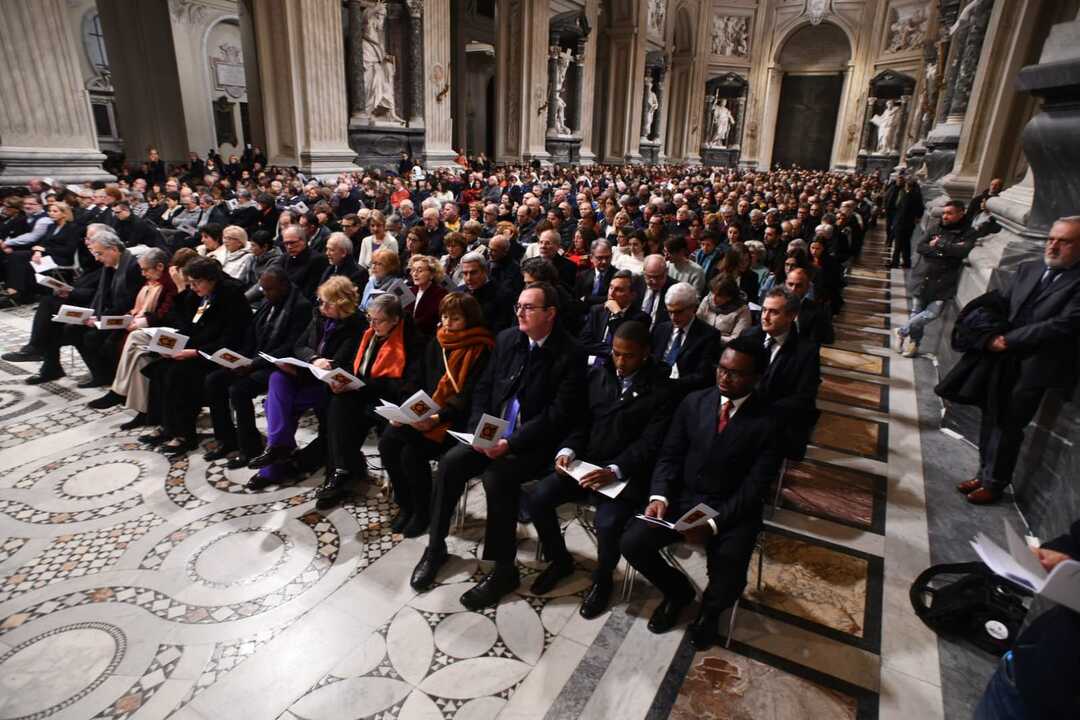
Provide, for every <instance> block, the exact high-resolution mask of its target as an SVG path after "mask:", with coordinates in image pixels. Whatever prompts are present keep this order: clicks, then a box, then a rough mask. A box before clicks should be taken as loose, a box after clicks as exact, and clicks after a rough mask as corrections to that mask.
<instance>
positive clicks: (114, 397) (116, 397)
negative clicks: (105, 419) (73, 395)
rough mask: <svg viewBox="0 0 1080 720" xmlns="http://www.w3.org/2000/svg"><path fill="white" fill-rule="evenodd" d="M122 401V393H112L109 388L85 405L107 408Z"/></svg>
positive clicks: (101, 408) (96, 408)
mask: <svg viewBox="0 0 1080 720" xmlns="http://www.w3.org/2000/svg"><path fill="white" fill-rule="evenodd" d="M123 402H124V396H123V395H120V394H119V393H114V392H113V391H112V390H110V391H109V392H107V393H105V394H104V395H102V396H101V397H99V398H96V399H94V400H91V401H90V402H88V403H86V407H88V408H93V409H94V410H108V409H109V408H111V407H115V406H117V405H120V404H121V403H123Z"/></svg>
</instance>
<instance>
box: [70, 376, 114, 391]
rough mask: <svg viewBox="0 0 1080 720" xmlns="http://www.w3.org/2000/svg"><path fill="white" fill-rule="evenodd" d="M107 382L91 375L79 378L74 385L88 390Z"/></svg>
mask: <svg viewBox="0 0 1080 720" xmlns="http://www.w3.org/2000/svg"><path fill="white" fill-rule="evenodd" d="M108 384H109V383H107V382H105V381H104V380H98V379H97V378H96V377H94V376H93V375H91V376H90V377H88V378H86V379H85V380H80V381H79V382H77V383H76V384H75V387H77V388H79V389H80V390H89V389H90V388H96V387H101V386H102V385H108Z"/></svg>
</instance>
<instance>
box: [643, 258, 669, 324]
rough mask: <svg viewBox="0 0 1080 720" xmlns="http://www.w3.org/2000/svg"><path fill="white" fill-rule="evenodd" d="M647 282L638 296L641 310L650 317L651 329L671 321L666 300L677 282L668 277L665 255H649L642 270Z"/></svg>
mask: <svg viewBox="0 0 1080 720" xmlns="http://www.w3.org/2000/svg"><path fill="white" fill-rule="evenodd" d="M642 270H643V273H642V274H643V275H644V278H645V281H644V282H643V283H641V286H640V287H638V292H637V293H636V296H637V298H638V300H637V301H638V302H640V303H641V306H640V309H641V311H642V312H643V313H645V314H646V315H648V316H649V329H650V330H651V329H652V328H654V327H656V325H657V323H662V322H666V321H667V320H670V318H669V317H668V312H667V306H666V305H665V304H664V298H665V297H666V296H667V292H668V290H670V289H671V286H672V285H674V284H675V280H674V279H672V278H670V277H668V271H667V260H665V259H664V256H663V255H649V256H648V257H646V258H645V264H644V267H643V268H642Z"/></svg>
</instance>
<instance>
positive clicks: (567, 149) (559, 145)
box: [544, 135, 581, 165]
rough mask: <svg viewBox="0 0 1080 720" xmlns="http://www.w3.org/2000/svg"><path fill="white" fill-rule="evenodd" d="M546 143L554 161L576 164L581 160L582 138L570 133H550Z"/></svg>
mask: <svg viewBox="0 0 1080 720" xmlns="http://www.w3.org/2000/svg"><path fill="white" fill-rule="evenodd" d="M544 145H545V146H546V147H547V151H548V154H549V155H550V156H551V162H553V163H561V164H563V165H576V164H578V163H580V162H581V138H576V137H573V136H570V135H559V136H551V135H549V136H548V137H547V140H546V141H545V143H544Z"/></svg>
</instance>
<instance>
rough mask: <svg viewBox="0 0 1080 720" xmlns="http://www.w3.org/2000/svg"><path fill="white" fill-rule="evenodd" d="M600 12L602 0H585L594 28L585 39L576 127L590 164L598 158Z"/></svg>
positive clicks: (589, 19)
mask: <svg viewBox="0 0 1080 720" xmlns="http://www.w3.org/2000/svg"><path fill="white" fill-rule="evenodd" d="M599 14H600V0H585V19H586V20H588V22H589V27H590V28H592V30H591V32H589V37H588V38H586V40H585V58H584V60H583V62H582V71H581V90H580V92H579V93H578V112H577V118H578V124H577V127H576V128H575V129H576V130H577V131H578V133H579V134H580V135H581V162H582V163H583V164H586V165H587V164H589V163H591V162H593V161H594V160H596V152H595V151H594V150H593V146H592V143H593V106H594V104H595V98H594V96H595V94H596V55H597V52H596V44H597V42H598V41H599V38H600V29H599V28H598V27H596V23H597V16H598V15H599Z"/></svg>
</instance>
